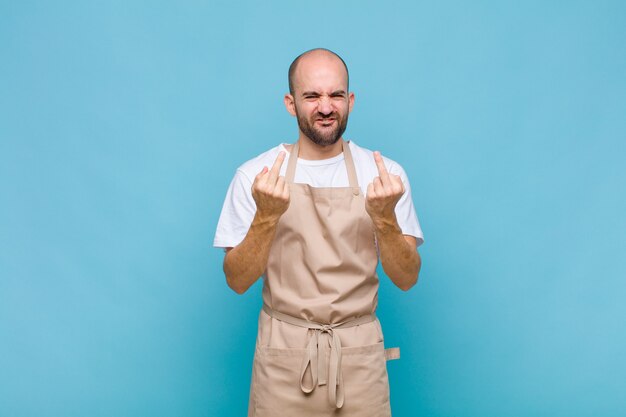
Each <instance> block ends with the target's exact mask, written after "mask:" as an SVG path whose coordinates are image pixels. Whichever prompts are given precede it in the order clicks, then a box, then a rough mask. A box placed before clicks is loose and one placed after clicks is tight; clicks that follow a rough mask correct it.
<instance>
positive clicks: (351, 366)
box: [341, 342, 391, 417]
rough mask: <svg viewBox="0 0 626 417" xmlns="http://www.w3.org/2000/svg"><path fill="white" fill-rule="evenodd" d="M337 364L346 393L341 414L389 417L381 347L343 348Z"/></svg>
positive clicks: (387, 382) (380, 344)
mask: <svg viewBox="0 0 626 417" xmlns="http://www.w3.org/2000/svg"><path fill="white" fill-rule="evenodd" d="M341 361H342V371H343V383H344V387H345V393H346V394H345V403H344V405H343V408H345V410H342V414H343V412H344V411H345V412H346V414H345V415H350V416H352V415H355V416H372V417H374V416H375V417H386V416H391V410H390V406H389V379H388V377H387V362H386V360H385V348H384V346H383V343H382V342H380V343H376V344H373V345H367V346H358V347H347V348H343V349H342V359H341Z"/></svg>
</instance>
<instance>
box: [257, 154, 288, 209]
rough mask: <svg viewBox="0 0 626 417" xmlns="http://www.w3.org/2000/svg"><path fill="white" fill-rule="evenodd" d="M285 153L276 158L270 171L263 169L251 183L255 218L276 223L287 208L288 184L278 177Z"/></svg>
mask: <svg viewBox="0 0 626 417" xmlns="http://www.w3.org/2000/svg"><path fill="white" fill-rule="evenodd" d="M284 160H285V152H284V151H281V152H280V153H279V154H278V157H276V161H275V162H274V165H273V166H272V169H269V170H268V169H267V167H263V170H261V172H259V173H258V175H257V176H256V177H255V178H254V182H253V183H252V197H253V198H254V202H255V203H256V210H257V216H260V217H261V218H262V219H264V220H269V221H278V219H280V216H282V215H283V213H284V212H285V211H287V208H288V207H289V184H287V182H286V181H285V177H282V176H280V175H279V174H280V167H281V166H282V165H283V162H284Z"/></svg>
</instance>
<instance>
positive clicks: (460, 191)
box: [0, 0, 626, 417]
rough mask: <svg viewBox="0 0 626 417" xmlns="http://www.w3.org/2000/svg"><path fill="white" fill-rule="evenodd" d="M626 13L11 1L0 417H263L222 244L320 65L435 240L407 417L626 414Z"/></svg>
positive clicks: (390, 304) (1, 121) (397, 299)
mask: <svg viewBox="0 0 626 417" xmlns="http://www.w3.org/2000/svg"><path fill="white" fill-rule="evenodd" d="M625 5H626V3H624V2H621V1H569V2H565V1H552V2H540V1H528V2H519V1H500V2H497V1H472V2H467V1H440V2H411V1H404V2H387V3H386V4H385V5H382V2H364V1H338V2H332V3H328V2H327V3H315V2H296V1H276V2H249V3H242V2H227V1H213V2H201V1H197V2H188V1H186V2H173V1H172V2H157V1H142V2H138V1H135V2H133V1H121V0H120V1H107V2H96V1H75V2H70V1H58V2H56V4H55V3H54V2H43V1H7V0H3V1H1V2H0V199H1V201H0V274H1V276H0V416H2V417H5V416H6V417H10V416H11V417H12V416H15V417H26V416H28V417H41V416H46V417H48V416H68V417H69V416H86V417H87V416H89V417H99V416H103V417H111V416H116V417H118V416H119V417H124V416H128V417H139V416H150V417H154V416H190V417H191V416H242V415H245V410H246V407H247V399H248V387H249V380H250V372H251V363H252V355H253V351H254V340H255V332H256V318H257V315H258V311H259V308H260V289H261V287H260V285H258V284H257V285H255V286H254V287H253V288H252V289H251V290H250V291H249V292H248V293H246V294H245V295H243V296H237V295H236V294H235V293H233V292H232V291H230V290H229V289H228V288H227V286H226V284H225V281H224V278H223V275H222V271H221V260H222V253H221V251H220V250H217V249H212V248H211V243H212V239H213V233H214V228H215V225H216V223H217V218H218V215H219V212H220V209H221V204H222V201H223V198H224V194H225V192H226V188H227V186H228V184H229V182H230V179H231V177H232V175H233V174H234V170H235V169H236V167H237V166H238V165H239V164H241V163H242V162H243V161H245V160H247V159H249V158H251V157H253V156H254V155H256V154H257V153H259V152H261V151H263V150H265V149H267V148H269V147H272V146H274V145H275V144H277V143H278V142H280V141H285V142H289V141H293V140H294V139H295V138H296V134H297V129H296V125H295V121H294V120H293V119H292V118H291V117H290V116H289V115H288V114H287V112H286V111H285V110H284V107H283V104H282V95H283V94H284V92H285V91H286V89H287V83H286V72H287V67H288V65H289V63H290V62H291V60H292V59H293V58H294V57H295V56H296V55H298V54H299V53H300V52H302V51H304V50H306V49H309V48H313V47H318V46H323V47H327V48H330V49H333V50H335V51H337V52H338V53H340V54H341V55H342V56H343V57H344V58H345V60H346V62H347V63H348V65H349V67H350V70H351V81H352V83H351V88H352V90H354V91H355V93H356V105H355V110H354V112H353V113H352V116H351V118H350V124H349V127H348V131H347V133H346V137H348V138H352V139H354V140H355V141H356V142H358V143H359V144H361V145H363V146H366V147H369V148H373V149H379V150H381V151H382V152H383V153H384V154H385V155H387V156H389V157H391V158H393V159H395V160H397V161H398V162H400V163H401V164H402V165H403V166H404V167H405V169H406V171H407V172H408V174H409V177H410V179H411V183H412V187H413V196H414V201H415V205H416V207H417V211H418V215H419V217H420V220H421V223H422V227H423V229H424V232H425V236H426V243H425V245H424V246H423V247H422V248H421V253H422V255H423V259H424V266H423V269H422V273H421V276H420V283H419V284H418V285H417V286H416V287H415V288H414V289H412V290H411V291H410V292H408V293H402V292H401V291H400V290H398V289H396V288H395V287H393V286H392V285H391V284H390V283H389V280H388V279H387V278H386V277H384V276H382V275H381V281H382V283H381V289H380V309H379V315H380V317H381V321H382V323H383V326H384V329H385V332H386V339H387V343H388V345H392V346H393V345H400V346H401V348H402V353H403V358H402V359H401V360H400V361H395V362H390V363H389V367H388V369H389V374H390V379H391V386H392V406H393V410H394V415H395V416H432V417H439V416H441V417H444V416H445V417H449V416H452V417H457V416H467V417H470V416H471V417H491V416H493V417H496V416H498V417H502V416H546V417H557V416H567V417H575V416H603V417H610V416H623V415H626V402H624V401H623V399H620V396H621V395H622V396H623V392H624V391H625V390H626V382H625V381H626V378H625V377H624V375H626V336H625V329H626V305H625V302H624V300H625V299H626V267H625V257H624V254H623V252H624V250H625V249H626V244H625V238H624V236H625V235H626V221H625V217H626V216H625V213H626V196H625V188H626V187H625V179H626V170H625V168H624V166H625V159H626V158H625V157H626V152H625V151H626V149H625V148H626V146H625V142H626V122H625V120H626V76H625V74H626V48H625V47H624V42H625V40H626V6H625Z"/></svg>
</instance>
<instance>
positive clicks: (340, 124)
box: [296, 108, 348, 146]
mask: <svg viewBox="0 0 626 417" xmlns="http://www.w3.org/2000/svg"><path fill="white" fill-rule="evenodd" d="M296 116H297V118H298V127H299V128H300V130H301V131H302V133H304V135H305V136H306V137H307V138H309V139H310V140H311V142H313V143H315V144H316V145H320V146H330V145H334V144H335V143H337V141H338V140H339V138H340V137H341V135H343V132H345V131H346V127H347V126H348V115H347V114H346V117H341V115H340V114H339V113H337V112H333V113H331V114H328V115H323V114H320V113H317V114H316V115H315V116H314V118H313V120H312V121H310V120H308V119H307V118H306V117H305V116H304V115H301V114H300V113H299V112H298V109H297V108H296ZM318 120H323V121H329V122H330V121H332V120H335V121H336V124H335V128H333V129H330V128H324V129H319V128H318V127H316V126H315V122H316V121H318Z"/></svg>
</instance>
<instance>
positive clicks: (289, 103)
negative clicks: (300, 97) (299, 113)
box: [284, 94, 296, 116]
mask: <svg viewBox="0 0 626 417" xmlns="http://www.w3.org/2000/svg"><path fill="white" fill-rule="evenodd" d="M295 100H296V99H295V98H293V96H292V95H291V94H285V98H284V101H285V108H286V109H287V111H288V112H289V114H291V115H292V116H295V115H296V101H295Z"/></svg>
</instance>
